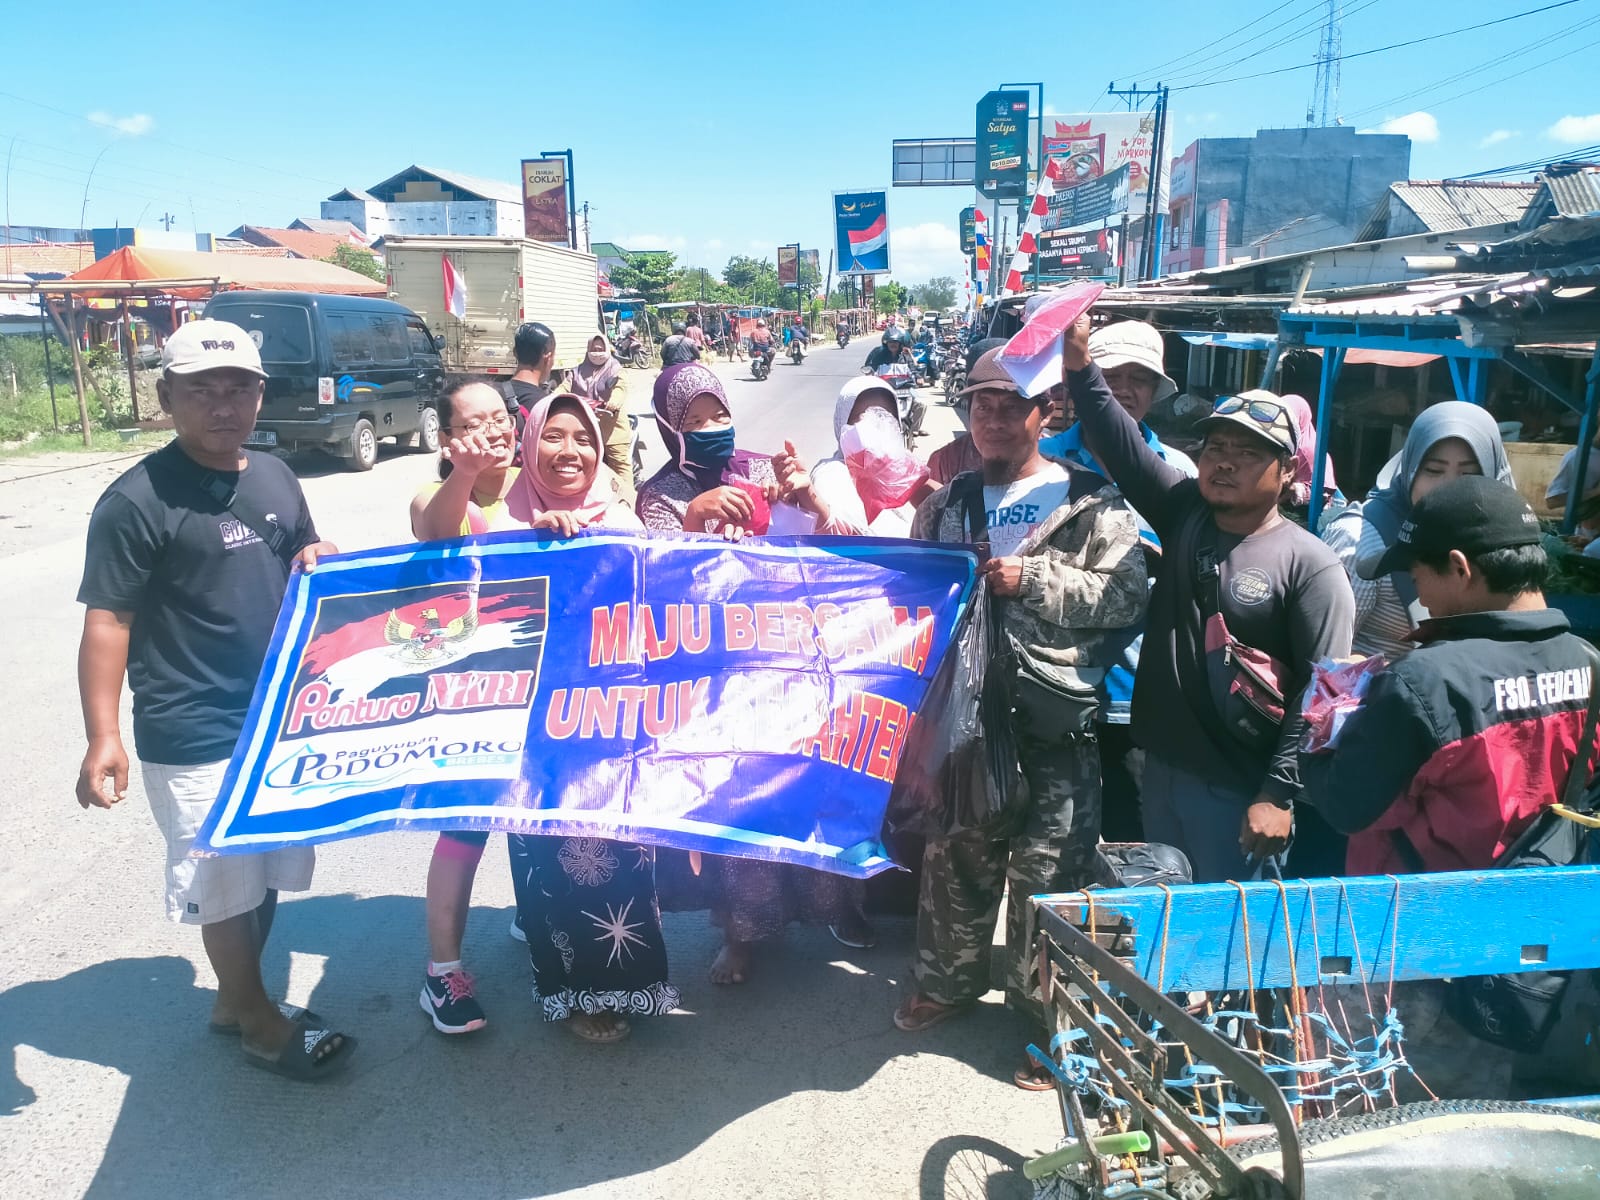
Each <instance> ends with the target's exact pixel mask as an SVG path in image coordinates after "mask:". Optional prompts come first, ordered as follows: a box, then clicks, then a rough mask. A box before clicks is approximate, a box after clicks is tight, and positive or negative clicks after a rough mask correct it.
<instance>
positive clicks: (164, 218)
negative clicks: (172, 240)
mask: <svg viewBox="0 0 1600 1200" xmlns="http://www.w3.org/2000/svg"><path fill="white" fill-rule="evenodd" d="M177 219H178V218H177V217H175V216H173V215H172V214H171V213H169V212H164V213H162V214H161V215H160V216H159V217H157V218H156V220H158V221H160V222H161V228H162V229H165V230H166V231H167V232H168V233H171V232H172V223H173V222H174V221H176V220H177Z"/></svg>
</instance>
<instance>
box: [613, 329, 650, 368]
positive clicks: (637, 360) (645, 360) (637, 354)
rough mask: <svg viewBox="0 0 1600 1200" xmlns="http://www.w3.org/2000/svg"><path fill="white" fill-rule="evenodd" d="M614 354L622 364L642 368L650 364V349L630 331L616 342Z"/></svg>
mask: <svg viewBox="0 0 1600 1200" xmlns="http://www.w3.org/2000/svg"><path fill="white" fill-rule="evenodd" d="M616 355H617V361H618V362H620V363H622V364H623V366H627V367H639V368H644V367H648V366H649V365H650V351H649V350H647V349H645V344H644V342H642V341H640V340H639V338H637V337H635V336H634V335H633V334H631V333H630V334H629V335H628V336H627V337H625V338H623V339H622V340H621V341H620V342H618V343H617V349H616Z"/></svg>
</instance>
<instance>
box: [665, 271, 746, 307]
mask: <svg viewBox="0 0 1600 1200" xmlns="http://www.w3.org/2000/svg"><path fill="white" fill-rule="evenodd" d="M672 298H673V299H674V300H702V299H703V300H704V301H705V302H706V303H707V304H718V303H723V302H726V301H729V300H733V299H736V297H735V295H734V294H733V291H732V289H730V288H729V287H728V285H727V284H725V283H723V282H722V280H721V279H719V278H718V277H717V273H716V272H715V271H713V270H711V269H710V268H709V267H680V268H679V269H678V274H677V276H676V278H674V279H673V281H672Z"/></svg>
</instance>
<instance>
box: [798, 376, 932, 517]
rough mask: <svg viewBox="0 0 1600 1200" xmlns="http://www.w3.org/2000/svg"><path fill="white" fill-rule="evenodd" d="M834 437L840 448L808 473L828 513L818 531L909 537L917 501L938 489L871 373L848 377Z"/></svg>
mask: <svg viewBox="0 0 1600 1200" xmlns="http://www.w3.org/2000/svg"><path fill="white" fill-rule="evenodd" d="M833 436H834V441H835V442H836V443H837V444H838V449H837V450H836V451H835V453H834V455H833V457H832V458H829V459H827V460H826V461H825V462H821V463H818V464H817V466H816V469H815V470H813V471H812V472H811V483H812V487H813V489H814V490H815V492H816V495H817V498H818V500H819V502H820V505H821V506H822V507H825V508H826V510H827V514H828V517H827V520H826V521H825V522H824V523H823V524H822V525H821V526H820V527H819V529H818V532H819V533H834V534H856V535H863V534H876V535H877V536H879V537H910V536H911V520H912V518H913V517H914V516H916V506H917V503H918V502H919V501H921V500H922V499H924V498H926V497H927V496H929V495H931V494H932V493H933V492H934V491H935V490H936V489H937V485H930V484H929V481H928V468H926V467H924V466H922V464H921V463H919V462H917V460H916V459H915V458H913V457H912V456H911V452H910V451H909V450H907V449H906V448H905V439H904V437H903V436H902V435H901V432H900V416H899V409H898V407H897V405H896V401H895V395H894V392H893V391H891V390H890V389H889V388H888V387H887V386H885V385H884V383H883V381H882V380H880V379H878V378H877V377H876V376H873V375H858V376H856V377H855V378H854V379H851V380H850V381H849V382H847V383H846V384H845V385H844V387H843V388H841V389H840V390H839V399H838V402H837V403H836V404H835V405H834V412H833ZM785 461H786V460H780V463H779V465H780V467H782V466H783V465H785ZM780 473H781V472H780Z"/></svg>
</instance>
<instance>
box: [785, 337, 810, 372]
mask: <svg viewBox="0 0 1600 1200" xmlns="http://www.w3.org/2000/svg"><path fill="white" fill-rule="evenodd" d="M805 360H806V348H805V346H804V345H803V344H802V343H801V341H800V339H799V338H791V339H790V341H789V361H790V362H792V363H794V365H795V366H797V367H798V366H799V365H800V364H801V363H803V362H805Z"/></svg>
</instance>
